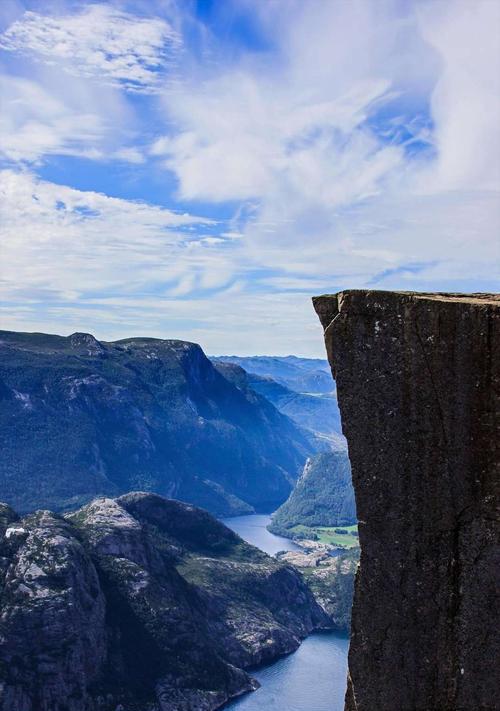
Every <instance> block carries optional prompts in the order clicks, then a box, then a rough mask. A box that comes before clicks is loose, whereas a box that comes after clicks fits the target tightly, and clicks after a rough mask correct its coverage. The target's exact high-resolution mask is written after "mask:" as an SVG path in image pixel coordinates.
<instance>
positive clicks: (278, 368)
mask: <svg viewBox="0 0 500 711" xmlns="http://www.w3.org/2000/svg"><path fill="white" fill-rule="evenodd" d="M211 360H213V361H219V362H223V363H235V364H236V365H239V366H240V367H241V368H243V369H244V370H246V371H247V373H254V374H255V375H260V376H262V377H264V378H272V379H273V380H275V381H276V382H277V383H280V384H281V385H284V386H285V387H286V388H289V389H290V390H294V391H295V392H302V393H306V392H312V393H331V392H333V391H334V390H335V383H334V381H333V380H332V375H331V371H330V366H329V365H328V361H326V360H321V359H319V358H298V357H297V356H214V357H211Z"/></svg>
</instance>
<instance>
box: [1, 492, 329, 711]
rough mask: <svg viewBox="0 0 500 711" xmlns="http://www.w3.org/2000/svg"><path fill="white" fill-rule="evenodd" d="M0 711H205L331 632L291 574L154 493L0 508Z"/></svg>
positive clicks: (198, 513) (193, 511) (203, 515)
mask: <svg viewBox="0 0 500 711" xmlns="http://www.w3.org/2000/svg"><path fill="white" fill-rule="evenodd" d="M0 593H1V594H0V615H1V619H2V634H1V636H0V679H1V681H0V711H28V710H32V711H116V710H117V709H120V711H138V710H139V709H140V710H141V711H146V709H147V710H148V711H201V710H203V711H211V710H212V709H216V708H219V707H220V706H222V705H223V704H224V703H225V702H226V701H227V700H228V699H229V698H231V697H234V696H238V695H239V694H241V693H243V692H245V691H249V690H252V689H254V688H256V686H257V683H256V682H255V681H254V680H252V678H251V677H250V676H249V675H248V674H247V673H246V672H245V671H243V668H246V667H249V666H253V665H255V664H261V663H263V662H267V661H270V660H272V659H274V658H275V657H277V656H278V655H282V654H285V653H287V652H290V651H292V650H294V649H296V647H297V646H298V645H299V643H300V640H301V639H302V638H303V637H305V636H306V635H307V634H308V633H309V632H310V631H311V630H313V629H317V628H324V627H328V626H330V622H329V619H328V617H327V615H326V614H325V613H324V612H323V611H322V609H321V608H320V607H319V605H318V604H317V603H316V602H315V600H314V597H313V595H312V593H311V592H310V590H309V589H308V587H307V586H306V584H305V583H304V581H303V579H302V577H301V576H300V574H299V573H298V572H297V571H296V570H295V569H294V568H292V567H290V566H289V565H286V564H284V563H280V562H279V561H277V560H275V559H274V558H271V557H269V556H267V555H266V554H265V553H263V552H261V551H259V550H258V549H256V548H253V547H252V546H250V545H248V544H247V543H245V542H244V541H243V540H242V539H241V538H239V536H237V535H236V534H235V533H233V532H232V531H230V530H229V529H228V528H226V527H225V526H224V525H223V524H222V523H220V522H219V521H217V520H216V519H214V518H212V517H211V516H210V514H208V513H207V512H205V511H202V510H200V509H197V508H195V507H193V506H189V505H187V504H182V503H180V502H178V501H172V500H167V499H164V498H163V497H160V496H158V495H156V494H147V493H131V494H127V495H125V496H122V497H119V498H117V499H110V498H101V499H96V500H95V501H93V502H92V503H90V504H88V505H87V506H85V507H84V508H82V509H80V510H79V511H77V512H75V513H73V514H69V515H66V517H62V516H60V515H58V514H54V513H51V512H49V511H37V512H36V513H33V514H30V515H28V516H27V517H25V518H23V519H20V518H19V517H18V516H17V514H16V513H15V512H14V511H13V510H12V509H11V508H10V507H8V506H6V505H3V504H0Z"/></svg>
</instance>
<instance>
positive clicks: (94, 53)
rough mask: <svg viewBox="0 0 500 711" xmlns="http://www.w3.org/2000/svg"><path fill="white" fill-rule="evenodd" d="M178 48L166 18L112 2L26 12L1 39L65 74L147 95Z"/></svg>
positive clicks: (7, 47) (4, 45) (8, 47)
mask: <svg viewBox="0 0 500 711" xmlns="http://www.w3.org/2000/svg"><path fill="white" fill-rule="evenodd" d="M181 46H182V41H181V37H180V36H179V34H178V33H177V32H176V31H175V30H174V29H173V27H172V26H171V24H170V23H169V22H167V21H166V20H164V19H161V18H158V17H152V18H149V17H143V18H140V17H137V16H136V15H131V14H129V13H127V12H123V11H121V10H119V9H118V8H116V7H113V5H111V4H109V5H108V4H90V5H84V6H82V9H81V10H80V11H79V12H77V13H74V12H72V13H68V14H63V15H46V14H42V13H39V12H31V11H27V12H25V13H24V14H23V15H22V17H21V18H20V19H18V20H17V21H16V22H14V23H13V24H12V25H11V26H10V27H8V29H7V30H6V31H5V32H4V34H3V35H2V36H1V37H0V48H1V49H3V50H7V51H9V52H20V53H26V54H29V55H35V56H36V57H37V58H39V59H41V60H42V61H43V62H46V63H47V64H50V65H54V64H57V65H58V66H59V67H61V68H62V69H63V70H64V71H65V72H67V73H69V74H73V75H76V76H83V77H86V78H92V79H96V80H98V81H101V82H106V83H109V84H112V85H115V86H121V87H123V88H124V89H125V90H126V91H130V92H136V93H146V94H147V93H152V92H154V91H156V90H157V88H158V86H159V85H160V83H162V82H164V81H165V72H166V70H167V69H169V68H172V66H173V65H174V64H175V58H176V54H177V53H178V52H179V51H180V49H181Z"/></svg>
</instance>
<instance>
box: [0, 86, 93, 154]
mask: <svg viewBox="0 0 500 711" xmlns="http://www.w3.org/2000/svg"><path fill="white" fill-rule="evenodd" d="M0 93H1V95H2V113H1V115H0V155H2V156H3V157H4V158H7V159H9V160H12V161H28V162H36V161H38V160H39V159H40V158H41V156H44V155H50V154H55V153H57V154H64V155H72V156H84V157H88V158H101V157H102V151H101V149H100V146H101V145H102V139H103V136H104V134H105V131H106V127H105V124H104V122H103V120H102V118H101V117H100V116H99V115H98V114H96V113H92V111H87V112H85V111H79V110H77V108H76V107H70V106H68V105H67V104H65V103H63V102H62V101H61V100H60V99H59V98H57V97H56V96H54V95H53V94H50V93H48V92H47V91H46V90H45V89H44V88H43V87H42V86H41V85H39V84H37V83H35V82H33V81H29V80H28V79H22V78H18V77H8V76H1V75H0Z"/></svg>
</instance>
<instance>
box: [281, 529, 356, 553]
mask: <svg viewBox="0 0 500 711" xmlns="http://www.w3.org/2000/svg"><path fill="white" fill-rule="evenodd" d="M338 531H346V533H339V532H338ZM290 532H291V533H292V534H293V536H294V537H296V538H302V539H304V538H310V539H312V540H314V541H318V542H319V543H327V544H328V545H330V546H336V547H337V548H346V549H350V548H357V547H358V546H359V538H358V536H357V533H358V527H357V525H354V526H335V527H329V526H312V527H309V526H294V527H293V528H291V529H290Z"/></svg>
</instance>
